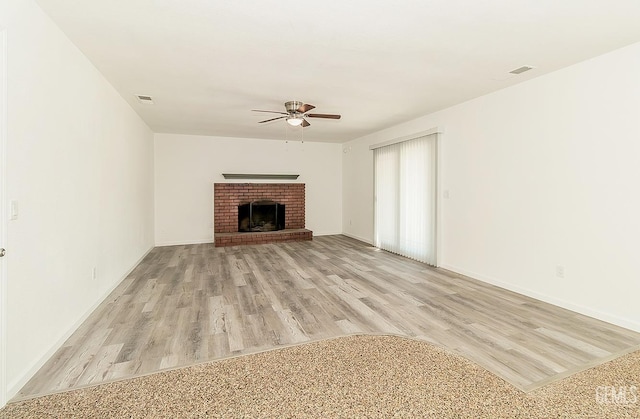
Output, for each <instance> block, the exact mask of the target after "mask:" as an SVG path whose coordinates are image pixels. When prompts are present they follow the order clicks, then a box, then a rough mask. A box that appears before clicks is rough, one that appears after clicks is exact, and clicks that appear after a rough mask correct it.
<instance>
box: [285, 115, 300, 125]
mask: <svg viewBox="0 0 640 419" xmlns="http://www.w3.org/2000/svg"><path fill="white" fill-rule="evenodd" d="M302 121H303V119H302V118H300V117H293V116H292V117H290V118H287V124H289V125H291V126H292V127H297V126H300V125H302Z"/></svg>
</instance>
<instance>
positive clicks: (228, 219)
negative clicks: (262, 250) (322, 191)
mask: <svg viewBox="0 0 640 419" xmlns="http://www.w3.org/2000/svg"><path fill="white" fill-rule="evenodd" d="M263 200H270V201H274V202H277V203H279V204H280V205H283V206H284V208H285V210H284V216H285V217H284V218H285V223H284V230H278V231H260V232H240V231H238V230H239V226H238V224H239V221H238V207H239V206H240V205H243V204H248V203H251V202H256V201H263ZM213 210H214V217H213V225H214V239H215V245H216V247H222V246H236V245H240V244H261V243H274V242H286V241H299V240H312V236H313V232H311V231H310V230H306V229H305V184H304V183H215V184H214V185H213Z"/></svg>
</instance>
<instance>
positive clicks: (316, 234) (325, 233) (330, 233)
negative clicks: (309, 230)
mask: <svg viewBox="0 0 640 419" xmlns="http://www.w3.org/2000/svg"><path fill="white" fill-rule="evenodd" d="M340 234H342V233H341V232H339V231H336V232H329V233H327V232H323V233H317V232H315V231H314V232H313V236H314V237H315V236H339V235H340Z"/></svg>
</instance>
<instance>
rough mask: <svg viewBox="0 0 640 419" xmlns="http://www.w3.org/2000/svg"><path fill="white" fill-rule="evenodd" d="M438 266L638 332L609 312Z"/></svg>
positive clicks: (636, 327)
mask: <svg viewBox="0 0 640 419" xmlns="http://www.w3.org/2000/svg"><path fill="white" fill-rule="evenodd" d="M440 267H441V268H443V269H446V270H448V271H452V272H455V273H458V274H461V275H464V276H468V277H470V278H473V279H477V280H478V281H482V282H486V283H488V284H491V285H495V286H497V287H500V288H504V289H506V290H509V291H513V292H517V293H518V294H522V295H525V296H527V297H531V298H535V299H536V300H540V301H544V302H545V303H549V304H553V305H554V306H558V307H562V308H565V309H567V310H571V311H573V312H576V313H579V314H583V315H585V316H589V317H593V318H594V319H598V320H602V321H604V322H607V323H611V324H615V325H616V326H620V327H624V328H625V329H629V330H633V331H635V332H640V323H638V322H636V321H633V320H630V319H627V318H624V317H619V316H615V315H613V314H610V313H606V312H603V311H599V310H594V309H592V308H589V307H585V306H583V305H580V304H575V303H572V302H570V301H566V300H563V299H560V298H556V297H552V296H550V295H546V294H541V293H539V292H536V291H533V290H530V289H528V288H523V287H519V286H517V285H513V284H509V283H507V282H504V281H500V280H498V279H495V278H492V277H490V276H486V275H481V274H478V273H476V272H472V271H468V270H466V269H462V268H458V267H457V266H452V265H447V264H443V265H440Z"/></svg>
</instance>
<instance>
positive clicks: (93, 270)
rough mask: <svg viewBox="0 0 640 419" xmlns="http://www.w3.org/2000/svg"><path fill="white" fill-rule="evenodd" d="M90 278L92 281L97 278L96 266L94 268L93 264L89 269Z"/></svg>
mask: <svg viewBox="0 0 640 419" xmlns="http://www.w3.org/2000/svg"><path fill="white" fill-rule="evenodd" d="M91 279H93V280H94V281H95V280H96V279H98V268H96V267H95V266H94V267H93V269H91Z"/></svg>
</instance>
